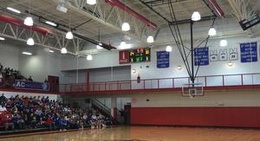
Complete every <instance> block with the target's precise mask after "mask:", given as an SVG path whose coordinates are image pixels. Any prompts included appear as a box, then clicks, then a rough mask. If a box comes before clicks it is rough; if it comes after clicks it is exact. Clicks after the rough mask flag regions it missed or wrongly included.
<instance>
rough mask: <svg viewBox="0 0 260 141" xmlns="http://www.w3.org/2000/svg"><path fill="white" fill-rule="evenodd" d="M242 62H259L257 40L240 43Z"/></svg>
mask: <svg viewBox="0 0 260 141" xmlns="http://www.w3.org/2000/svg"><path fill="white" fill-rule="evenodd" d="M240 53H241V62H242V63H247V62H257V42H251V43H241V44H240Z"/></svg>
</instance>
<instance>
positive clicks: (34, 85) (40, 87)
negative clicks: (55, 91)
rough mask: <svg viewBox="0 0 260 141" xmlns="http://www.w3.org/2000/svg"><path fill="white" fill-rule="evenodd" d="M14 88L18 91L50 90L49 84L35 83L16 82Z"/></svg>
mask: <svg viewBox="0 0 260 141" xmlns="http://www.w3.org/2000/svg"><path fill="white" fill-rule="evenodd" d="M14 87H15V88H16V89H27V90H41V91H49V90H50V85H49V83H43V82H33V81H20V80H15V82H14Z"/></svg>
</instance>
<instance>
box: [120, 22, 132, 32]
mask: <svg viewBox="0 0 260 141" xmlns="http://www.w3.org/2000/svg"><path fill="white" fill-rule="evenodd" d="M121 29H122V31H129V30H130V25H129V23H128V22H124V23H123V24H122V27H121Z"/></svg>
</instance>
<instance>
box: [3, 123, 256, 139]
mask: <svg viewBox="0 0 260 141" xmlns="http://www.w3.org/2000/svg"><path fill="white" fill-rule="evenodd" d="M0 141H260V130H256V129H230V128H228V129H225V128H195V127H193V128H188V127H153V126H145V127H144V126H125V127H113V128H106V129H85V130H76V131H71V132H68V131H60V132H59V131H58V132H52V133H50V132H48V133H46V132H41V133H36V134H35V133H34V134H29V135H28V134H27V135H18V136H9V137H6V136H2V137H1V136H0Z"/></svg>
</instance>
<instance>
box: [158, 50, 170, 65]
mask: <svg viewBox="0 0 260 141" xmlns="http://www.w3.org/2000/svg"><path fill="white" fill-rule="evenodd" d="M156 56H157V68H169V66H170V59H169V58H170V53H169V52H166V51H158V52H156Z"/></svg>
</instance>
